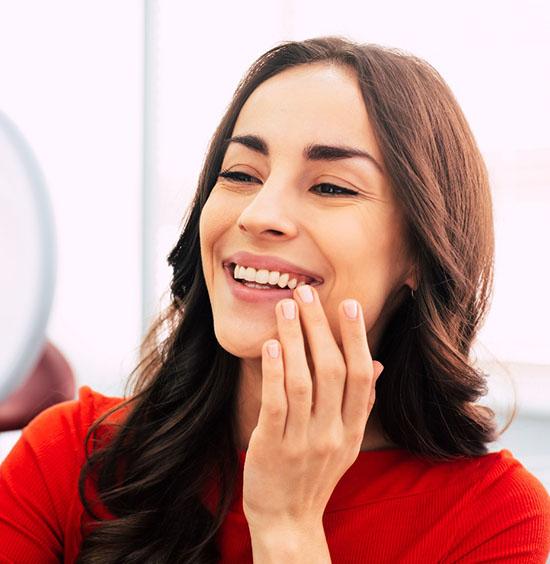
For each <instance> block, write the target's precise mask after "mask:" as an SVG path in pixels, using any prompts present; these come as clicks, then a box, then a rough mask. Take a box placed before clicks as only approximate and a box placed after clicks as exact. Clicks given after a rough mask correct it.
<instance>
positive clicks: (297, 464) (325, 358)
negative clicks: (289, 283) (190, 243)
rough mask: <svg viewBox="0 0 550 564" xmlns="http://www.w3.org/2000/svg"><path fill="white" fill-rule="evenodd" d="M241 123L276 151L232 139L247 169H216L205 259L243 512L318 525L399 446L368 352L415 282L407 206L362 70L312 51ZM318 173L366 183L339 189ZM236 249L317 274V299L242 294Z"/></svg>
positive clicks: (234, 159) (262, 519)
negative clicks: (341, 151)
mask: <svg viewBox="0 0 550 564" xmlns="http://www.w3.org/2000/svg"><path fill="white" fill-rule="evenodd" d="M245 134H254V135H258V136H261V137H262V138H263V139H264V140H265V141H266V143H267V145H268V148H269V156H265V155H262V154H260V153H259V152H257V151H254V150H252V149H250V148H248V147H245V146H243V145H242V144H240V143H230V145H229V147H228V149H227V151H226V154H225V158H224V160H223V163H222V170H224V171H225V170H229V171H233V172H234V171H239V172H241V173H244V174H246V175H249V176H247V177H243V176H239V177H238V179H237V180H235V178H234V179H233V180H231V179H228V178H223V177H219V178H218V181H217V183H216V185H215V186H214V188H213V190H212V192H211V194H210V196H209V199H208V201H207V202H206V204H205V206H204V208H203V211H202V214H201V219H200V240H201V257H202V265H203V272H204V277H205V281H206V285H207V289H208V293H209V296H210V301H211V304H212V312H213V318H214V330H215V333H216V337H217V339H218V341H219V343H220V344H221V346H222V347H223V348H224V349H226V350H227V351H229V352H230V353H232V354H233V355H235V356H237V357H239V358H240V359H241V363H240V374H239V392H238V402H239V403H238V405H239V409H238V413H237V414H236V417H237V422H238V425H237V427H238V430H239V431H238V432H239V437H238V439H239V444H240V446H241V447H242V448H247V447H248V451H247V458H246V464H245V487H244V490H245V491H244V492H243V501H244V505H245V508H246V509H247V511H248V513H247V519H248V518H249V517H250V519H249V523H252V522H254V523H255V528H257V529H258V530H260V529H262V527H263V525H265V526H266V527H268V525H269V527H271V530H273V523H274V520H275V521H277V522H279V523H283V522H285V520H289V519H290V520H291V521H292V522H293V523H297V522H300V523H307V524H308V525H310V524H313V523H317V524H318V523H320V519H321V517H322V514H323V510H324V504H326V502H327V501H328V498H329V497H330V494H331V493H332V491H333V489H334V487H335V485H336V483H337V482H338V480H339V479H340V477H341V476H342V475H343V473H344V472H345V470H346V469H347V468H348V467H349V466H350V465H351V464H352V463H353V461H354V460H355V458H356V457H357V455H358V452H359V450H373V449H383V448H391V447H392V446H394V445H392V443H391V442H389V441H387V440H386V439H385V438H384V437H383V435H382V432H381V429H380V426H379V423H378V420H377V418H376V414H375V410H372V403H373V402H374V382H375V379H376V377H377V375H378V373H379V372H380V367H381V365H380V364H379V363H377V362H375V361H374V362H373V360H372V358H373V357H374V358H375V357H376V351H377V347H378V343H379V340H380V337H381V335H382V334H383V331H384V328H385V326H386V323H387V321H388V319H389V317H390V316H391V314H392V312H393V311H394V309H395V308H396V307H397V306H398V305H399V303H400V301H401V300H403V299H404V298H405V297H406V296H407V294H408V293H409V292H410V288H416V282H415V271H414V265H413V263H412V261H411V259H410V256H409V253H408V252H407V245H406V240H405V235H404V221H403V215H402V211H401V210H400V208H399V206H398V202H397V201H396V199H395V197H394V194H393V191H392V189H391V181H390V179H389V177H388V175H387V173H386V172H385V169H384V167H383V158H382V154H381V152H380V149H379V147H378V144H377V142H376V138H375V135H374V131H373V129H372V127H371V124H370V122H369V116H368V114H367V111H366V108H365V104H364V101H363V98H362V95H361V91H360V88H359V84H358V82H357V79H356V77H355V75H354V73H353V71H351V70H350V69H347V68H342V67H340V66H334V65H329V64H326V63H316V64H311V65H305V66H300V67H295V68H291V69H287V70H285V71H283V72H282V73H279V74H278V75H276V76H274V77H271V78H270V79H268V80H267V81H265V82H264V83H262V84H261V85H260V86H259V87H258V88H257V89H256V90H255V91H254V92H253V93H252V95H251V96H250V98H249V99H248V100H247V102H246V103H245V105H244V106H243V108H242V110H241V112H240V114H239V117H238V119H237V122H236V124H235V128H234V131H233V132H232V135H233V136H236V135H245ZM311 143H320V144H321V143H322V144H326V145H347V146H351V147H356V148H359V149H362V150H365V151H367V152H368V153H370V154H371V155H372V156H373V158H374V159H375V160H376V161H377V162H378V163H379V165H380V169H379V168H378V167H377V166H376V165H374V164H373V163H372V162H371V161H370V160H368V159H365V158H359V157H354V158H349V159H342V160H332V161H306V160H305V159H304V158H303V154H302V152H303V149H304V147H306V146H307V145H308V144H311ZM321 183H330V184H332V185H335V186H338V187H340V188H344V189H347V190H352V191H354V192H357V194H356V195H352V194H347V193H346V192H344V193H343V194H342V191H341V190H336V192H337V194H336V195H334V194H331V193H330V189H327V188H326V187H325V188H320V187H319V184H321ZM323 192H324V193H323ZM238 250H247V251H250V252H252V253H256V254H269V255H275V256H280V257H282V258H285V259H287V260H290V261H291V262H293V263H295V264H298V265H301V266H303V267H304V268H305V269H307V270H310V271H311V272H315V273H317V274H318V275H320V276H321V277H322V278H323V279H324V283H323V284H322V285H320V286H317V287H315V288H313V295H314V302H313V304H305V303H304V302H302V300H301V299H300V298H299V297H298V293H297V290H295V291H294V294H293V297H294V299H293V300H286V301H291V302H294V303H295V304H296V305H297V307H298V312H297V317H296V319H295V320H285V319H284V318H283V316H282V312H281V306H282V303H283V301H284V300H282V301H280V302H278V303H277V304H276V305H275V306H274V304H273V303H271V304H250V303H245V302H242V301H239V300H237V299H236V298H234V297H233V296H232V294H231V292H230V290H229V288H228V285H227V281H226V278H225V273H224V271H223V268H222V260H223V259H224V258H226V257H227V256H228V255H229V254H232V253H234V252H236V251H238ZM346 299H354V300H356V301H357V302H358V303H359V317H358V319H357V320H354V321H351V320H348V319H346V318H345V316H344V313H343V307H342V306H343V301H344V300H346ZM273 340H276V341H277V342H279V343H280V345H281V347H282V349H281V354H280V356H279V357H278V359H270V358H269V357H268V356H267V352H266V345H267V342H268V341H273ZM382 377H383V376H382ZM262 394H263V395H262ZM312 401H313V402H314V405H313V406H312ZM346 406H347V407H346ZM367 419H368V425H367ZM327 445H330V446H328V447H327ZM285 462H287V464H285ZM275 465H276V467H277V472H274V467H275ZM282 468H283V469H284V468H287V472H286V473H285V472H281V469H282ZM266 492H267V494H268V495H266ZM266 498H268V499H269V503H268V505H264V504H265V503H266V501H262V500H266ZM298 501H299V503H297V502H298ZM306 528H307V527H306Z"/></svg>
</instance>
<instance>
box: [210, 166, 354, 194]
mask: <svg viewBox="0 0 550 564" xmlns="http://www.w3.org/2000/svg"><path fill="white" fill-rule="evenodd" d="M218 176H221V177H222V178H227V179H228V180H230V181H231V182H245V183H251V182H253V181H256V182H260V181H259V180H258V179H257V178H255V177H254V176H251V175H250V174H246V172H239V171H233V172H229V171H227V170H223V171H222V172H220V174H219V175H218ZM313 188H325V189H327V190H328V191H327V192H318V194H319V195H320V196H324V197H326V196H356V195H357V194H358V192H355V191H354V190H348V189H347V188H342V187H341V186H336V185H335V184H329V183H327V182H322V183H321V184H316V185H315V186H313V187H312V189H313ZM336 190H337V191H338V192H335V191H336Z"/></svg>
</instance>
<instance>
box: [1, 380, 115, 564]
mask: <svg viewBox="0 0 550 564" xmlns="http://www.w3.org/2000/svg"><path fill="white" fill-rule="evenodd" d="M122 401H123V399H122V398H110V397H106V396H103V395H102V394H100V393H98V392H95V391H93V390H92V389H91V388H89V387H88V386H83V387H81V388H80V389H79V393H78V398H77V399H75V400H70V401H65V402H62V403H58V404H55V405H53V406H51V407H49V408H47V409H45V410H44V411H42V412H41V413H39V414H38V415H37V416H36V417H35V418H34V419H32V420H31V421H30V423H29V424H28V425H27V426H26V427H24V428H23V430H22V433H21V435H20V437H19V440H18V441H17V442H16V443H15V445H14V446H13V448H12V449H11V451H10V452H9V454H8V455H7V457H6V458H5V459H4V461H3V462H2V464H1V465H0V538H1V539H2V541H4V542H3V543H0V560H1V561H2V562H4V561H6V559H7V561H22V560H20V558H21V557H22V556H23V554H25V555H26V558H27V560H28V561H31V560H32V561H33V562H43V561H46V560H48V561H52V560H53V559H55V558H54V557H58V556H59V555H60V553H61V552H62V550H63V542H64V541H67V542H69V541H70V540H71V538H72V537H71V535H68V534H67V531H69V530H72V529H71V527H74V526H78V523H79V519H80V507H81V506H80V502H79V500H78V480H79V475H80V471H81V468H82V465H83V464H84V462H85V452H86V451H85V438H86V435H87V432H88V429H89V428H90V426H91V424H92V423H93V422H94V421H95V420H96V419H97V418H98V417H99V416H101V415H103V414H105V413H106V412H108V411H109V410H110V408H112V407H115V406H117V404H119V403H121V402H122ZM75 524H76V525H75ZM63 539H64V540H63ZM10 551H11V552H10ZM13 551H15V553H13ZM12 553H13V554H15V556H13V557H12ZM8 555H9V556H10V558H9V559H8ZM27 560H26V561H27Z"/></svg>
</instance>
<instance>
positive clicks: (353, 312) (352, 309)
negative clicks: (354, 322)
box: [344, 300, 357, 319]
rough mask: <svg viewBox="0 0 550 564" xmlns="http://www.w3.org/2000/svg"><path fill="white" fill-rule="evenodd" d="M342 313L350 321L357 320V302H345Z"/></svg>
mask: <svg viewBox="0 0 550 564" xmlns="http://www.w3.org/2000/svg"><path fill="white" fill-rule="evenodd" d="M344 311H345V312H346V315H347V316H348V317H349V318H350V319H356V318H357V302H356V301H355V300H346V301H345V302H344Z"/></svg>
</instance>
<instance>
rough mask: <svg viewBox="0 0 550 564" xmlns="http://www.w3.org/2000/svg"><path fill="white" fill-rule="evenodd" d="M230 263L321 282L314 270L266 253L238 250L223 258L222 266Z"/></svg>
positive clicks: (321, 279)
mask: <svg viewBox="0 0 550 564" xmlns="http://www.w3.org/2000/svg"><path fill="white" fill-rule="evenodd" d="M231 263H236V264H239V265H241V266H252V267H253V268H255V269H256V270H259V269H260V268H262V269H266V270H276V271H278V272H288V273H293V274H303V275H304V276H308V277H309V278H312V279H313V280H314V281H315V282H319V283H322V282H323V278H322V277H321V276H319V275H318V274H315V272H311V271H310V270H306V269H305V268H303V267H301V266H298V265H296V264H294V263H292V262H290V261H288V260H284V259H281V258H278V257H273V256H268V255H253V254H252V253H247V252H246V251H239V252H238V253H234V254H232V255H231V256H228V257H226V258H225V259H224V260H223V265H224V266H227V265H229V264H231Z"/></svg>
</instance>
